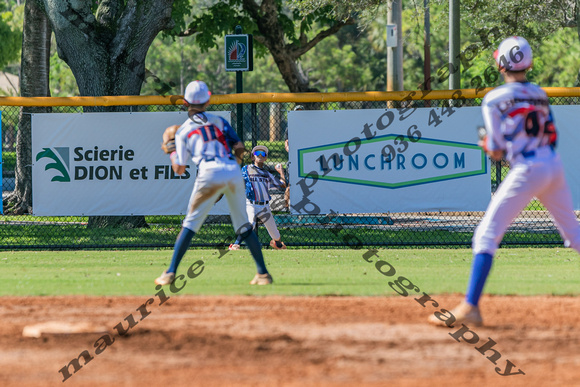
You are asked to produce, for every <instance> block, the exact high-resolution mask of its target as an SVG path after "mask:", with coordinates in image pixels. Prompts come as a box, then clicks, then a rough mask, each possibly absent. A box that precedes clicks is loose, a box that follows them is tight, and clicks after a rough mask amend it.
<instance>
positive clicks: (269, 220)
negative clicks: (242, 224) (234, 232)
mask: <svg viewBox="0 0 580 387" xmlns="http://www.w3.org/2000/svg"><path fill="white" fill-rule="evenodd" d="M267 158H268V148H267V147H266V146H264V145H258V146H255V147H254V149H252V161H253V162H254V163H253V164H250V165H245V166H244V167H243V168H242V176H243V177H244V181H245V183H246V211H247V212H248V219H249V220H250V222H252V226H255V225H256V218H258V219H260V221H261V222H262V223H264V226H266V230H268V234H270V237H271V238H272V240H271V241H270V246H271V247H272V248H273V249H277V250H280V249H285V248H286V245H284V243H282V241H281V240H280V232H279V231H278V227H276V222H275V221H274V216H273V215H272V211H271V210H270V204H269V203H270V192H269V190H270V188H272V187H275V188H278V189H285V188H286V179H285V177H284V168H282V165H281V164H278V165H276V171H277V172H278V173H279V174H280V179H278V178H277V177H275V176H274V175H272V174H271V173H270V172H268V171H267V170H265V169H264V163H265V162H266V159H267ZM241 241H242V239H241V236H240V235H238V239H236V241H235V242H234V243H233V244H231V245H230V250H239V248H240V243H241Z"/></svg>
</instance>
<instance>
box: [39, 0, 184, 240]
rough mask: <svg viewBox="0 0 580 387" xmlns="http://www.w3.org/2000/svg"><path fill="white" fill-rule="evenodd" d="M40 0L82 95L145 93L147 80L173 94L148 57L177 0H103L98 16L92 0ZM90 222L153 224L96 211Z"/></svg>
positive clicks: (128, 225)
mask: <svg viewBox="0 0 580 387" xmlns="http://www.w3.org/2000/svg"><path fill="white" fill-rule="evenodd" d="M37 1H39V2H40V3H41V4H42V5H43V6H44V9H45V12H46V14H47V15H48V18H49V20H50V22H51V25H52V28H53V31H54V34H55V38H56V42H57V49H58V55H59V57H60V58H61V59H62V60H64V61H65V62H66V63H67V64H68V65H69V67H70V68H71V71H72V73H73V74H74V76H75V80H76V82H77V85H78V87H79V92H80V94H81V95H82V96H105V95H139V93H140V91H141V86H142V84H143V82H147V81H149V82H155V83H157V84H158V85H159V87H158V88H157V89H156V90H157V92H159V94H161V95H166V94H168V93H169V91H170V90H171V87H169V86H168V85H166V84H164V83H162V82H161V80H159V79H158V78H157V77H154V76H153V75H152V74H146V73H145V57H146V55H147V50H148V49H149V47H150V45H151V43H152V42H153V40H154V39H155V37H156V36H157V34H158V33H159V32H160V31H161V30H163V29H166V28H171V27H172V25H171V22H172V20H171V7H172V4H173V1H174V0H139V1H136V0H126V1H120V0H101V1H100V2H99V8H98V10H97V13H96V15H93V13H92V11H91V8H90V7H91V2H89V1H85V2H79V1H74V2H69V1H54V0H37ZM73 4H74V7H73ZM125 109H126V108H109V109H105V108H94V107H93V108H85V111H87V112H95V111H121V110H125ZM87 227H89V228H93V227H95V228H97V227H99V228H100V227H125V228H136V227H148V226H147V223H146V222H145V217H144V216H95V217H90V218H89V223H88V226H87Z"/></svg>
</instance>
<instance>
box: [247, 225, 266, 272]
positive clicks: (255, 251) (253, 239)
mask: <svg viewBox="0 0 580 387" xmlns="http://www.w3.org/2000/svg"><path fill="white" fill-rule="evenodd" d="M241 237H242V240H244V241H246V245H247V246H248V248H249V249H250V252H251V253H252V257H253V258H254V261H255V262H256V267H257V268H258V274H266V273H267V272H268V270H267V269H266V264H265V263H264V256H263V255H262V245H261V244H260V241H259V240H258V236H257V235H256V233H255V232H254V231H253V230H250V231H248V232H245V233H243V234H242V235H241Z"/></svg>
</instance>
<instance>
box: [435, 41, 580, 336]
mask: <svg viewBox="0 0 580 387" xmlns="http://www.w3.org/2000/svg"><path fill="white" fill-rule="evenodd" d="M494 58H495V60H496V63H497V65H498V66H499V71H500V73H501V74H502V75H503V78H504V81H505V84H504V85H502V86H499V87H497V88H495V89H494V90H492V91H490V92H489V93H487V94H486V96H485V97H484V99H483V101H482V106H481V108H482V113H483V121H484V123H485V130H486V133H487V136H486V137H485V138H484V139H483V140H481V141H480V142H479V145H480V146H482V147H483V149H484V151H485V152H486V153H487V155H489V157H491V158H492V159H493V160H496V161H499V160H501V159H502V158H503V157H505V158H506V159H507V160H508V161H509V163H510V171H509V173H508V175H507V177H506V178H505V180H504V181H503V182H502V183H501V184H500V186H499V188H498V190H497V191H496V192H495V195H494V196H493V198H492V199H491V202H490V203H489V206H488V207H487V210H486V212H485V215H484V217H483V219H482V220H481V223H480V224H479V225H478V226H477V228H476V230H475V233H474V235H473V245H472V249H473V264H472V269H471V276H470V278H469V283H468V286H467V293H466V297H465V300H464V301H463V302H462V303H461V304H460V305H459V306H457V307H456V308H455V309H453V310H451V314H453V316H454V318H455V320H454V321H448V323H449V324H451V323H453V324H455V323H456V324H461V323H465V324H469V325H473V326H479V325H482V324H483V320H482V317H481V314H480V311H479V307H478V304H479V298H480V296H481V293H482V291H483V286H484V284H485V281H486V279H487V276H488V274H489V271H490V269H491V265H492V260H493V256H494V254H495V252H496V250H497V248H498V247H499V244H500V242H501V240H502V239H503V236H504V233H505V231H506V230H507V228H508V226H509V225H510V223H511V222H512V221H513V219H514V218H515V217H516V216H518V214H519V213H520V212H521V211H522V210H523V209H524V208H525V207H526V205H527V204H528V203H529V202H530V200H532V198H534V197H536V198H537V199H539V200H540V202H542V204H543V205H544V206H545V207H546V209H548V211H549V212H550V214H551V215H552V217H553V218H554V221H555V224H556V226H557V227H558V230H559V232H560V235H562V237H563V239H564V242H565V246H567V247H572V248H573V249H574V250H576V251H578V252H580V225H579V224H578V220H577V219H576V215H575V213H574V207H573V204H572V195H571V192H570V189H569V187H568V184H567V183H566V180H565V178H564V170H563V167H562V162H561V160H560V157H559V156H558V154H557V153H556V152H555V147H556V139H557V133H556V127H555V125H554V117H553V115H552V112H551V109H550V105H549V101H548V97H547V96H546V93H545V92H544V91H543V90H542V89H541V88H540V87H539V86H537V85H535V84H532V83H530V82H528V81H527V80H526V71H527V70H528V69H529V68H530V67H531V66H532V49H531V48H530V45H529V44H528V42H527V41H526V39H524V38H522V37H518V36H514V37H510V38H507V39H505V40H504V41H503V42H501V44H500V45H499V48H498V50H497V51H496V52H495V53H494ZM449 319H450V317H449V316H446V315H443V314H441V316H440V317H437V316H436V315H432V316H430V318H429V322H430V323H432V324H435V325H440V326H447V325H446V324H445V321H447V320H449Z"/></svg>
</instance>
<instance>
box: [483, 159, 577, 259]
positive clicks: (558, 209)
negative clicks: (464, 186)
mask: <svg viewBox="0 0 580 387" xmlns="http://www.w3.org/2000/svg"><path fill="white" fill-rule="evenodd" d="M534 197H536V198H538V200H539V201H540V202H541V203H542V204H543V205H544V206H545V207H546V209H547V210H548V211H549V212H550V214H551V215H552V218H553V219H554V223H555V224H556V227H557V228H558V231H559V232H560V235H561V236H562V238H563V239H564V244H565V246H566V247H571V248H573V249H574V250H576V251H578V252H579V253H580V224H579V223H578V219H577V218H576V214H575V213H574V207H573V202H572V194H571V192H570V188H569V187H568V184H567V183H566V179H565V177H564V169H563V166H562V162H561V160H560V157H559V156H558V155H557V154H555V153H552V152H550V153H548V154H541V155H537V156H534V157H531V158H529V159H524V158H521V159H518V160H517V161H516V162H515V163H514V165H513V166H512V168H511V170H510V172H509V173H508V175H507V177H506V179H505V180H504V181H503V182H502V183H501V184H500V186H499V188H498V190H497V191H496V193H495V195H494V196H493V198H492V199H491V202H490V203H489V206H488V207H487V210H486V212H485V215H484V217H483V219H482V221H481V223H480V224H479V225H478V226H477V229H476V230H475V233H474V235H473V253H474V254H479V253H488V254H491V255H494V253H495V251H496V250H497V248H498V246H499V244H500V243H501V240H502V239H503V236H504V234H505V232H506V230H507V228H508V227H509V225H510V224H511V222H512V221H513V220H514V219H515V218H516V216H518V214H519V213H520V212H521V211H522V210H523V209H524V208H525V207H526V206H527V205H528V203H529V202H530V200H532V199H533V198H534Z"/></svg>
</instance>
